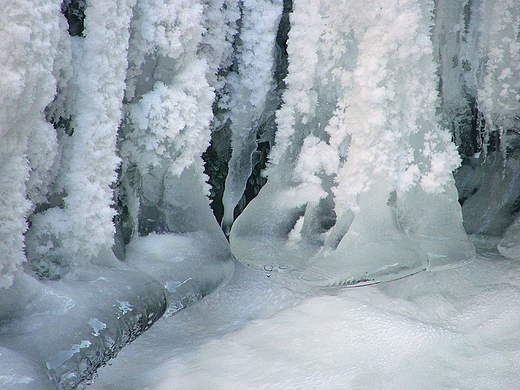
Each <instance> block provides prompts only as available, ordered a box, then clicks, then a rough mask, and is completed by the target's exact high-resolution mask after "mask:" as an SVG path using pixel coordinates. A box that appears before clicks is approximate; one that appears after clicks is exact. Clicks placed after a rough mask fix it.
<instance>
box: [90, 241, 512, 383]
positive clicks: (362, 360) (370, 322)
mask: <svg viewBox="0 0 520 390" xmlns="http://www.w3.org/2000/svg"><path fill="white" fill-rule="evenodd" d="M494 244H496V242H490V241H480V242H477V246H479V255H478V257H477V259H476V260H475V261H473V262H472V263H470V264H467V265H465V266H464V267H461V268H458V269H452V270H447V271H441V272H437V273H426V272H424V273H421V274H418V275H415V276H411V277H407V278H404V279H401V280H398V281H394V282H389V283H386V284H381V285H378V286H370V287H361V288H337V289H327V290H320V291H318V290H311V289H310V288H309V287H306V286H305V285H303V284H301V282H298V281H297V280H295V279H294V278H292V277H291V276H289V275H283V274H273V275H271V276H270V277H268V276H267V275H266V274H265V273H261V272H258V271H254V270H250V269H246V268H244V267H243V266H241V265H237V270H236V273H235V276H234V278H233V279H232V281H231V282H230V283H229V284H228V285H227V286H226V287H225V288H223V289H222V290H220V291H218V292H216V293H214V294H212V295H210V296H209V297H206V298H205V299H203V300H202V301H201V302H199V303H197V304H195V305H193V306H191V307H188V308H187V309H185V310H183V311H182V312H180V313H178V314H176V315H174V316H172V317H169V318H165V319H162V320H160V321H159V322H158V323H157V324H156V325H154V326H153V327H152V328H151V329H150V330H149V331H148V332H146V333H145V334H144V335H143V336H141V337H140V338H139V339H137V340H136V341H135V342H134V343H132V344H131V345H129V346H127V347H125V348H124V349H123V350H122V352H121V353H120V354H119V356H118V357H117V358H116V359H115V360H114V361H113V363H112V365H110V366H107V367H104V368H102V369H101V370H100V371H99V377H98V379H97V380H96V381H95V382H94V384H93V385H92V386H91V387H89V389H103V390H110V389H112V390H115V389H121V390H123V389H124V390H127V389H179V390H190V389H193V390H195V389H212V390H219V389H226V390H228V389H230V390H234V389H237V390H239V389H356V390H357V389H468V390H469V389H471V390H475V389H514V388H518V387H517V386H518V383H520V264H519V263H516V262H513V261H511V260H507V259H505V258H503V257H501V256H500V255H499V254H498V253H497V252H496V251H495V250H494V249H490V248H493V245H494Z"/></svg>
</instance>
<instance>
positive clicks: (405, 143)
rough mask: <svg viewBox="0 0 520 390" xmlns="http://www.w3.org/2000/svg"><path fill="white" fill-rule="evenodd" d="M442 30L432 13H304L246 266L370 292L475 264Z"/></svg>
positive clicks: (294, 20) (383, 7) (358, 9)
mask: <svg viewBox="0 0 520 390" xmlns="http://www.w3.org/2000/svg"><path fill="white" fill-rule="evenodd" d="M311 8H313V9H311ZM431 24H432V3H431V2H428V1H404V2H403V1H400V2H398V1H390V2H385V3H384V4H381V3H380V2H378V1H374V2H368V3H367V2H365V3H363V4H360V3H358V2H355V1H343V2H335V3H334V4H322V7H321V8H320V6H319V5H317V4H312V5H309V4H303V3H300V2H295V4H294V13H293V15H292V16H291V31H290V34H289V41H288V47H289V48H288V51H289V75H288V77H287V85H288V89H287V91H286V93H285V95H284V106H283V107H282V108H281V109H280V110H279V112H278V116H277V119H278V126H279V129H278V133H277V138H276V146H275V150H274V151H273V154H272V160H271V161H272V165H271V168H270V171H269V181H268V183H267V184H266V186H265V187H264V188H263V189H262V191H261V192H260V194H259V195H258V197H257V198H256V199H255V200H254V201H253V202H251V204H250V206H249V207H248V208H246V210H244V212H243V214H242V215H241V216H240V218H239V219H237V221H236V222H235V225H234V226H233V229H232V232H231V236H230V240H231V247H232V251H233V253H234V254H235V255H236V256H237V258H239V259H241V260H242V261H244V262H245V263H247V264H250V265H252V266H256V267H259V268H264V269H280V270H282V269H299V270H301V271H303V273H302V278H303V279H305V280H308V281H310V282H313V283H317V284H322V285H329V284H347V285H359V284H369V283H377V282H380V281H386V280H391V279H395V278H399V277H403V276H406V275H410V274H413V273H415V272H419V271H421V270H424V269H426V268H430V269H435V268H445V267H448V266H452V265H455V264H460V263H463V262H465V261H468V260H470V259H471V258H472V257H473V256H474V249H473V246H472V245H471V244H470V243H469V241H468V239H467V237H466V234H465V232H464V230H463V229H462V217H461V213H460V206H459V205H458V203H457V192H456V190H455V187H454V182H453V178H452V174H451V172H452V170H453V169H454V168H456V167H457V166H458V164H459V157H458V154H457V151H456V149H455V146H454V145H453V143H452V142H451V137H450V135H449V134H448V133H447V132H446V131H444V130H442V129H440V127H439V125H438V118H437V116H436V113H435V110H436V107H437V104H438V97H437V90H436V87H437V78H436V66H435V63H434V60H433V45H432V42H431V39H430V28H431ZM303 47H305V50H303ZM317 64H319V67H318V66H317ZM297 76H298V77H297ZM262 192H264V194H262ZM254 203H255V204H254ZM441 211H442V212H441ZM441 215H442V216H441ZM257 243H258V244H257ZM261 246H264V248H265V249H264V250H261V248H260V247H261ZM255 251H258V254H256V253H255Z"/></svg>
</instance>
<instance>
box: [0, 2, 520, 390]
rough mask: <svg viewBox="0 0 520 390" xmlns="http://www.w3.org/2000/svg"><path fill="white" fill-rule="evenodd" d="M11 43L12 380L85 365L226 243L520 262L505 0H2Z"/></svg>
mask: <svg viewBox="0 0 520 390" xmlns="http://www.w3.org/2000/svg"><path fill="white" fill-rule="evenodd" d="M0 49H1V50H0V140H1V143H0V171H1V176H0V198H1V202H0V237H1V240H0V250H1V253H2V255H1V257H0V387H2V385H4V386H8V387H7V388H20V389H24V388H26V389H29V388H31V389H32V388H35V386H36V387H37V388H55V387H58V388H62V389H69V388H77V387H78V386H79V387H82V386H84V385H85V384H88V383H90V381H91V380H92V378H93V376H95V373H96V371H97V370H98V368H99V367H101V366H103V365H105V364H106V363H107V362H108V361H109V360H110V359H112V358H114V357H115V356H116V355H117V354H118V353H119V351H120V350H121V348H122V347H123V346H124V345H125V344H127V343H128V342H131V341H133V340H134V339H135V338H136V337H138V336H139V335H141V334H142V333H143V332H144V331H145V330H147V329H148V328H150V326H152V325H153V324H154V323H155V322H156V321H157V320H158V319H159V318H161V317H163V318H167V317H169V316H171V315H173V314H175V313H176V312H178V311H179V310H181V309H183V308H186V307H187V306H189V305H191V304H193V303H195V302H197V301H199V300H201V299H202V298H203V297H205V296H206V295H208V294H210V293H211V292H213V291H216V290H218V289H221V288H223V286H225V285H226V283H228V282H229V280H230V279H231V278H232V277H233V273H234V268H235V265H236V263H235V260H238V261H239V262H241V263H243V264H245V265H246V266H248V267H250V268H252V269H254V270H255V271H251V272H256V273H257V274H258V275H259V276H258V277H261V278H265V276H266V275H267V276H268V277H271V276H272V275H273V273H275V275H277V277H283V275H289V276H288V277H289V278H290V280H291V281H292V282H291V283H293V282H294V281H296V282H294V283H297V286H296V287H295V286H294V285H293V286H292V287H291V288H293V289H294V291H293V293H294V294H297V293H296V292H297V291H301V290H302V289H303V290H305V291H306V293H308V292H309V291H321V292H323V291H327V290H326V289H327V288H330V287H331V286H362V285H372V284H378V283H381V282H388V281H392V280H396V279H401V278H403V277H406V276H410V275H413V274H417V273H419V272H421V271H426V270H427V271H431V272H433V271H439V270H446V269H452V268H456V267H459V266H462V265H464V264H467V263H468V262H470V261H471V260H473V259H474V258H475V256H476V251H475V247H474V244H473V243H472V241H475V240H476V239H477V238H478V237H482V236H487V237H492V240H494V241H493V242H496V243H497V245H496V248H497V250H498V251H499V252H500V253H501V254H502V255H503V256H505V257H506V258H509V259H512V260H518V259H519V258H520V216H519V214H518V211H519V210H520V163H519V161H520V160H519V157H520V156H519V153H520V4H518V3H517V2H515V1H512V0H495V1H487V0H387V1H381V0H365V1H356V0H320V1H306V0H240V1H238V0H237V1H235V0H114V1H109V2H107V1H104V0H5V2H4V4H3V7H2V9H1V10H0ZM468 235H469V236H468ZM470 238H471V240H470ZM241 269H242V268H241ZM463 269H464V267H463V268H462V269H461V270H459V271H457V272H463ZM258 270H259V271H258ZM273 279H275V278H274V277H273ZM335 304H336V302H334V305H335ZM334 305H333V306H334ZM35 384H36V385H35ZM9 386H10V387H9Z"/></svg>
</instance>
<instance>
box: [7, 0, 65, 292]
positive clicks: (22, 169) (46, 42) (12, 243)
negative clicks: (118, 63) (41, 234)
mask: <svg viewBox="0 0 520 390" xmlns="http://www.w3.org/2000/svg"><path fill="white" fill-rule="evenodd" d="M60 3H61V2H60V1H57V0H53V1H50V2H47V3H46V4H41V3H38V2H37V3H34V2H7V3H6V4H2V10H1V11H0V25H1V26H2V28H1V29H0V74H1V75H2V76H1V77H0V139H1V149H0V199H1V201H0V220H1V222H0V237H1V239H0V251H1V253H2V255H1V257H0V287H9V286H10V285H11V283H12V281H13V275H14V273H15V272H16V271H17V270H19V269H20V266H21V263H22V262H23V261H25V255H24V237H23V234H24V232H25V230H26V228H27V224H26V218H27V215H28V212H29V210H30V208H31V203H30V202H29V200H28V198H29V199H30V200H33V201H41V200H42V198H45V195H46V190H47V188H46V187H47V186H48V185H49V180H48V176H49V175H50V173H49V170H50V168H51V166H52V164H53V159H54V156H55V154H56V148H57V147H56V135H55V132H54V130H53V129H52V128H51V127H50V125H49V124H48V123H47V122H46V121H45V118H44V115H43V110H44V109H45V107H46V106H47V105H48V104H49V103H50V102H51V101H52V99H53V96H54V93H55V89H56V79H55V77H54V75H53V65H54V61H55V58H56V57H57V56H58V44H59V39H60V37H61V34H60V14H59V9H60ZM35 64H38V66H35ZM30 170H32V172H31V173H30ZM39 190H41V193H38V191H39Z"/></svg>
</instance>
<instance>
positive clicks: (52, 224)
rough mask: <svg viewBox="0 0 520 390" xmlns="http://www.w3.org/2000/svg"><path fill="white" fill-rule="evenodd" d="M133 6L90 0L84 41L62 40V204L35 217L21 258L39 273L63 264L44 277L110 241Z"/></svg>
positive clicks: (127, 1)
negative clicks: (67, 53) (67, 65)
mask: <svg viewBox="0 0 520 390" xmlns="http://www.w3.org/2000/svg"><path fill="white" fill-rule="evenodd" d="M134 3H135V1H134V0H118V1H115V2H111V3H106V2H104V1H99V0H90V1H89V2H88V6H87V7H86V10H85V14H86V15H85V31H84V38H82V37H74V38H72V39H71V40H70V42H71V45H72V69H73V75H72V78H71V79H70V80H69V82H68V85H67V88H68V91H66V92H65V91H62V92H63V93H67V98H68V99H69V101H67V103H66V104H67V111H68V112H67V115H68V116H70V118H71V122H70V126H71V129H72V130H71V131H72V134H71V135H70V137H62V138H61V141H62V144H63V149H64V151H63V157H62V160H61V170H60V176H59V177H58V183H57V186H58V187H61V188H62V190H63V193H64V194H65V197H64V199H63V205H62V207H53V208H49V209H48V210H46V211H44V212H41V213H38V214H36V215H35V216H34V217H33V218H32V224H33V225H32V228H31V231H30V233H29V234H28V244H29V255H30V257H31V258H32V259H33V260H34V262H35V263H38V262H39V263H41V264H40V265H39V266H38V265H37V266H36V267H37V268H38V267H39V268H40V271H41V272H42V273H44V271H43V268H46V267H47V268H49V267H50V266H49V264H57V265H59V266H58V268H59V267H61V268H63V269H62V270H60V269H57V270H54V271H49V272H50V274H52V275H50V276H51V277H52V278H55V277H59V276H58V275H60V274H61V273H63V270H65V269H67V268H68V267H69V266H73V267H77V266H80V267H81V266H85V265H87V264H88V262H89V260H91V259H93V258H95V257H96V256H97V255H98V254H99V253H100V251H102V250H103V252H104V253H109V252H110V248H111V246H112V244H113V237H114V233H115V227H114V223H113V221H112V219H113V217H114V215H115V209H114V208H113V207H112V205H113V185H114V184H115V181H116V169H117V167H118V165H119V162H120V160H119V157H118V156H117V155H116V141H117V133H118V128H119V124H120V121H121V114H122V101H123V93H124V90H125V77H126V68H127V59H126V57H127V51H128V38H129V26H130V19H131V16H132V7H133V4H134ZM102 257H103V256H102ZM109 257H110V256H109ZM45 263H47V264H45ZM47 276H49V275H47Z"/></svg>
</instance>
